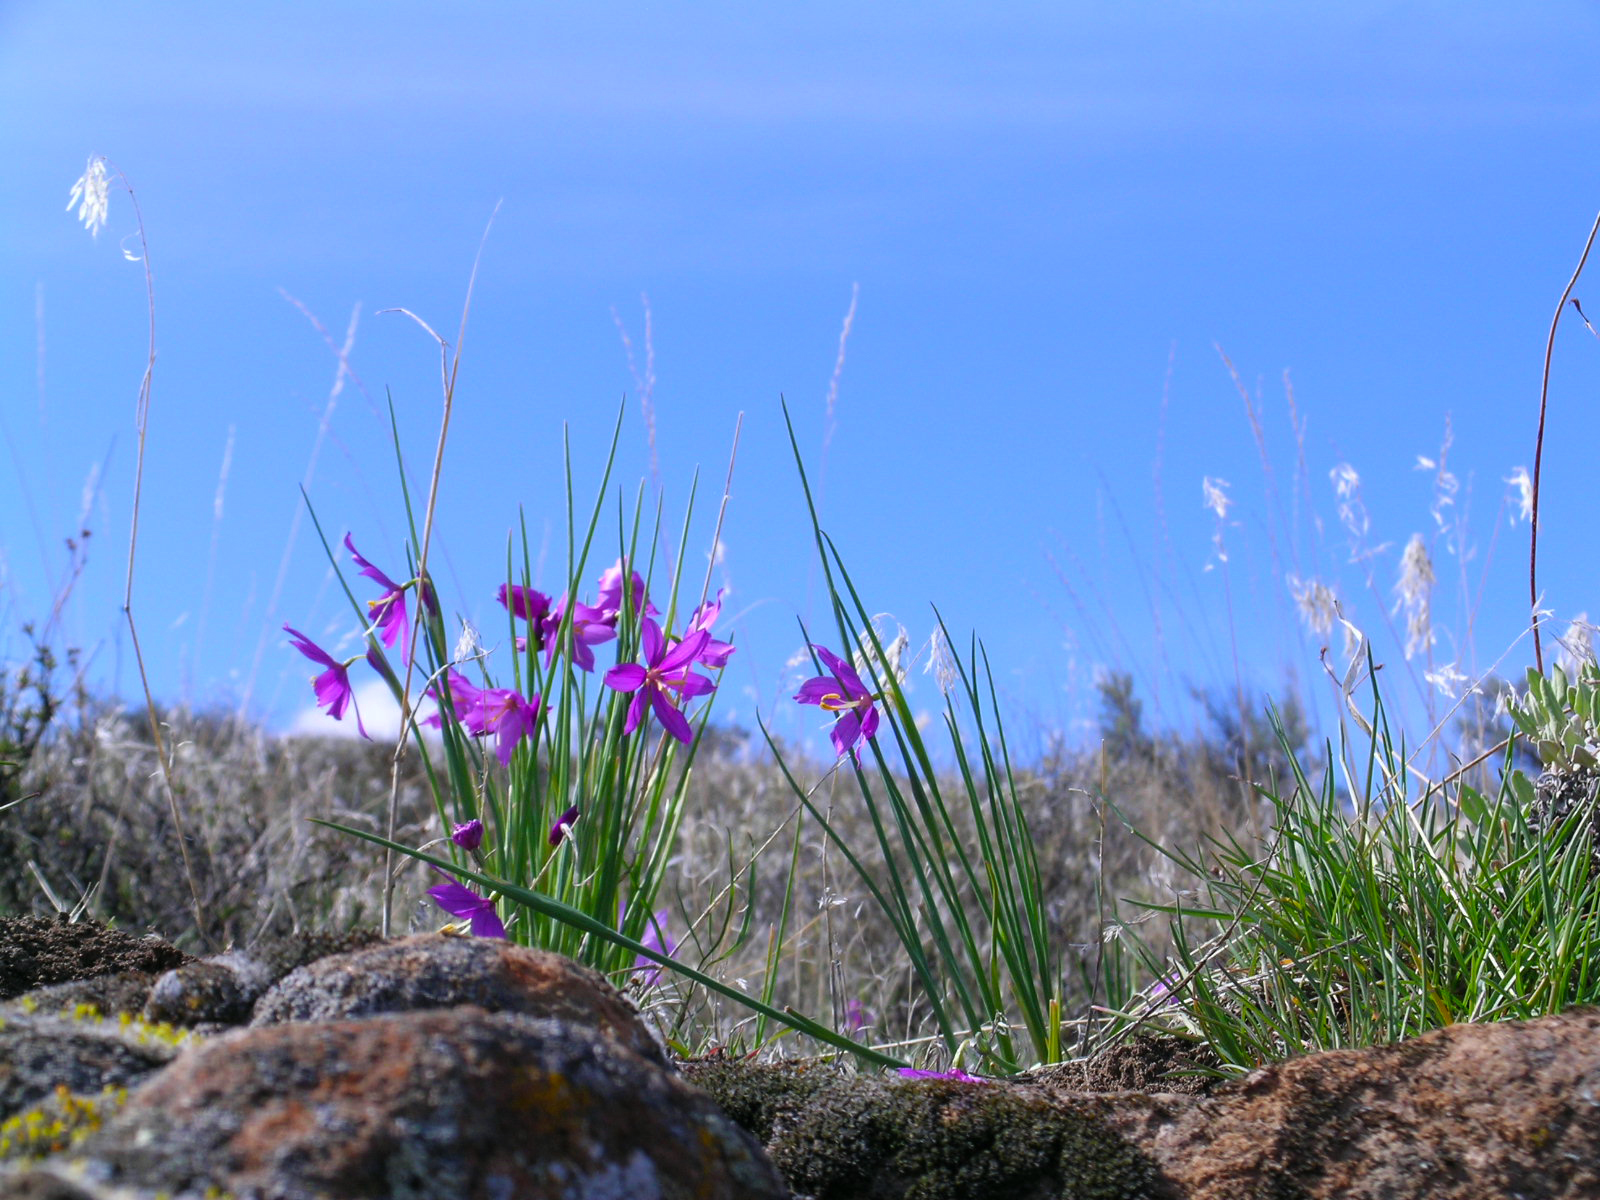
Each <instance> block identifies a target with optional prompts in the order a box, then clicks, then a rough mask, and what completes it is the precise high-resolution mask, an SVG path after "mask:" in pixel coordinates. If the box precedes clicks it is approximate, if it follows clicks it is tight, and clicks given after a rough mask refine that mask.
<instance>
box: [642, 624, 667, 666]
mask: <svg viewBox="0 0 1600 1200" xmlns="http://www.w3.org/2000/svg"><path fill="white" fill-rule="evenodd" d="M642 638H643V642H642V645H643V649H644V660H645V662H647V663H649V664H650V665H651V666H652V667H658V666H660V665H661V655H662V652H663V651H664V650H665V649H666V641H667V639H666V638H665V637H663V636H662V634H661V626H659V625H657V624H656V623H655V622H654V621H652V620H651V619H650V618H649V617H646V618H645V619H644V627H643V632H642Z"/></svg>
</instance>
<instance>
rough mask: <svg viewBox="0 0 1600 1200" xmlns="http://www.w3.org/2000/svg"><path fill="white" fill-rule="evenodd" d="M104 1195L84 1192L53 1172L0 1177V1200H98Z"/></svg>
mask: <svg viewBox="0 0 1600 1200" xmlns="http://www.w3.org/2000/svg"><path fill="white" fill-rule="evenodd" d="M104 1195H105V1193H103V1192H100V1191H98V1190H95V1191H86V1190H85V1189H84V1188H81V1187H79V1186H78V1185H77V1184H75V1183H71V1182H69V1181H68V1180H66V1179H63V1178H61V1176H59V1175H57V1174H56V1173H55V1172H54V1171H25V1172H23V1173H21V1174H18V1175H10V1176H4V1175H0V1200H100V1197H102V1196H104Z"/></svg>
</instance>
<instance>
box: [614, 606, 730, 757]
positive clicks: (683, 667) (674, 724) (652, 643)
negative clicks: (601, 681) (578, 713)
mask: <svg viewBox="0 0 1600 1200" xmlns="http://www.w3.org/2000/svg"><path fill="white" fill-rule="evenodd" d="M710 640H711V635H710V634H709V633H707V632H706V631H705V630H703V629H702V630H699V631H698V632H695V633H691V634H690V635H689V636H688V637H686V638H684V639H683V641H681V642H679V643H678V644H677V645H675V646H673V647H671V648H670V649H668V647H667V639H666V637H665V636H663V634H662V632H661V626H659V625H657V624H656V623H655V622H654V621H652V620H651V619H650V618H649V617H646V618H645V619H644V626H643V641H644V647H643V648H644V657H645V665H644V666H640V665H639V664H638V663H621V664H619V665H617V666H615V667H612V668H611V670H609V671H607V672H606V678H605V683H606V686H607V687H609V688H615V689H616V690H617V691H619V692H632V693H633V703H632V704H630V705H628V720H627V723H626V724H625V725H624V726H623V727H622V732H623V733H625V734H628V733H632V732H633V731H634V730H635V729H637V728H638V727H639V722H640V721H641V720H642V719H643V718H644V708H645V703H646V701H648V702H649V704H650V707H651V708H653V709H654V710H655V714H656V716H657V718H659V719H660V721H661V724H662V725H663V726H665V727H666V730H667V732H668V733H670V734H671V735H672V736H673V737H675V738H677V739H678V740H679V741H680V742H682V743H683V744H684V745H686V746H687V745H688V744H689V743H690V742H692V741H694V733H693V731H692V730H690V728H689V722H688V720H687V719H686V718H685V717H684V715H683V714H682V713H681V712H679V711H678V704H679V703H680V702H681V700H683V699H685V698H687V697H689V696H703V695H705V694H706V693H707V692H713V691H716V688H717V685H716V684H714V683H712V682H711V680H709V679H707V678H706V677H705V676H704V675H696V674H695V673H694V672H693V671H691V670H689V668H690V667H691V666H693V665H694V662H695V659H696V658H698V657H699V655H700V652H701V651H702V650H704V649H705V646H706V643H707V642H708V641H710ZM674 693H677V694H676V695H674Z"/></svg>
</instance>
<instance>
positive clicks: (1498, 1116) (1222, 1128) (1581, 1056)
mask: <svg viewBox="0 0 1600 1200" xmlns="http://www.w3.org/2000/svg"><path fill="white" fill-rule="evenodd" d="M1119 1107H1120V1113H1119V1115H1118V1118H1117V1120H1116V1122H1115V1123H1116V1124H1117V1125H1118V1127H1119V1128H1120V1129H1121V1130H1122V1132H1123V1133H1124V1134H1126V1135H1127V1136H1128V1138H1129V1140H1130V1141H1133V1142H1135V1143H1136V1144H1139V1145H1141V1146H1142V1147H1143V1148H1144V1149H1145V1150H1146V1151H1147V1152H1148V1153H1149V1154H1150V1155H1151V1157H1152V1158H1153V1159H1154V1160H1155V1161H1156V1163H1157V1164H1158V1165H1159V1166H1160V1168H1161V1170H1162V1174H1163V1176H1164V1178H1165V1180H1166V1181H1167V1182H1168V1184H1169V1185H1170V1187H1171V1188H1172V1190H1173V1193H1174V1194H1175V1195H1178V1196H1183V1197H1187V1198H1190V1200H1235V1198H1238V1200H1244V1198H1245V1197H1250V1198H1252V1200H1253V1198H1255V1197H1277V1196H1293V1197H1297V1198H1300V1200H1322V1198H1327V1200H1333V1198H1334V1197H1338V1198H1339V1200H1380V1198H1381V1200H1408V1198H1415V1200H1490V1198H1493V1200H1501V1198H1505V1197H1516V1196H1520V1197H1525V1198H1527V1200H1549V1198H1555V1197H1572V1198H1573V1200H1578V1198H1579V1197H1592V1196H1600V1012H1596V1011H1595V1010H1592V1009H1581V1010H1572V1011H1569V1012H1565V1013H1561V1014H1559V1015H1556V1016H1551V1017H1543V1018H1540V1019H1539V1020H1537V1021H1506V1022H1501V1023H1498V1024H1487V1025H1452V1026H1450V1027H1448V1028H1446V1029H1439V1030H1435V1031H1433V1032H1431V1033H1426V1034H1423V1035H1422V1036H1421V1037H1418V1038H1414V1039H1412V1040H1410V1041H1406V1042H1401V1043H1399V1044H1397V1045H1393V1046H1377V1047H1371V1048H1368V1049H1364V1050H1333V1051H1327V1052H1324V1053H1321V1054H1310V1055H1306V1056H1304V1057H1301V1058H1296V1059H1291V1060H1289V1061H1287V1062H1283V1063H1279V1064H1277V1065H1275V1066H1271V1067H1266V1068H1263V1069H1262V1070H1259V1071H1256V1072H1253V1073H1252V1074H1250V1075H1248V1076H1246V1077H1245V1078H1244V1079H1242V1080H1240V1081H1238V1082H1237V1083H1233V1084H1230V1085H1228V1086H1227V1087H1224V1088H1222V1089H1221V1090H1219V1091H1218V1092H1216V1093H1214V1094H1213V1095H1212V1096H1211V1097H1209V1098H1207V1099H1200V1100H1188V1099H1185V1098H1179V1097H1175V1096H1168V1097H1130V1098H1128V1099H1127V1100H1126V1101H1125V1102H1123V1103H1122V1104H1121V1105H1120V1106H1119Z"/></svg>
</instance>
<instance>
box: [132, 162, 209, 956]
mask: <svg viewBox="0 0 1600 1200" xmlns="http://www.w3.org/2000/svg"><path fill="white" fill-rule="evenodd" d="M111 169H112V170H113V171H115V172H116V173H117V178H118V179H119V180H121V181H122V186H123V188H124V189H125V190H126V191H127V193H128V202H129V203H130V204H132V205H133V217H134V222H135V224H136V225H137V226H138V229H139V256H140V257H139V261H140V262H141V263H142V264H143V266H144V295H145V309H146V312H147V313H148V315H149V330H150V342H149V347H148V350H147V353H146V356H145V364H144V378H143V379H142V380H140V382H139V400H138V403H137V405H136V406H135V409H134V424H135V425H136V426H137V428H138V431H139V453H138V457H137V459H136V460H135V464H134V471H133V519H132V521H131V522H130V524H129V527H128V575H127V585H126V587H125V588H124V590H123V593H122V615H123V616H125V617H126V618H127V619H128V637H129V639H130V640H131V641H132V642H133V659H134V662H135V663H136V664H137V665H138V668H139V685H140V687H142V688H143V689H144V708H145V713H146V714H147V715H148V717H149V719H150V737H151V740H152V741H153V742H154V744H155V748H156V761H157V762H158V763H159V764H160V765H161V782H162V787H163V790H164V791H165V792H166V795H167V808H168V810H169V811H170V812H171V813H172V825H173V831H174V832H175V833H176V834H177V838H178V853H179V855H180V856H181V857H182V859H183V873H184V876H185V877H186V878H187V880H188V882H189V899H190V901H191V902H192V903H193V905H194V924H195V933H196V934H197V935H198V936H199V938H200V941H201V943H202V944H203V943H204V942H205V940H206V930H205V920H204V918H203V916H202V915H201V911H200V888H199V885H198V884H197V883H196V882H195V875H194V864H193V863H192V862H190V860H189V845H188V841H187V839H186V835H185V833H184V827H183V813H182V811H181V810H180V809H179V808H178V794H177V791H176V790H175V789H174V788H173V786H172V763H171V762H170V761H169V760H168V758H167V747H166V739H165V738H163V737H162V736H161V719H160V717H159V716H158V714H157V713H156V702H155V696H154V695H153V694H152V693H151V691H150V676H149V675H148V673H146V671H145V666H144V651H143V650H142V649H141V648H140V646H139V630H138V627H137V625H135V623H134V620H133V564H134V558H135V552H136V551H137V549H138V546H139V499H140V496H141V495H142V493H143V490H144V445H145V434H146V432H147V430H148V428H149V419H150V384H151V380H152V378H153V376H154V375H155V369H156V285H155V276H154V275H153V274H152V272H151V270H150V244H149V242H148V241H147V240H146V239H145V233H144V214H143V213H142V212H141V211H140V210H139V201H138V198H137V197H136V196H135V195H134V194H133V185H132V184H131V183H129V182H128V177H127V176H126V175H124V174H123V173H122V169H121V168H120V167H117V166H116V165H114V164H111Z"/></svg>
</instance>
